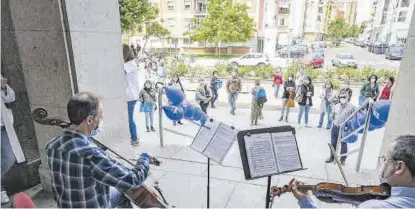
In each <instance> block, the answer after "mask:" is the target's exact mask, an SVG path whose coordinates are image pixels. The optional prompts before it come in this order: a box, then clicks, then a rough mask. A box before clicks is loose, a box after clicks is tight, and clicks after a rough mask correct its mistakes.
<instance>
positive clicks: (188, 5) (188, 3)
mask: <svg viewBox="0 0 415 209" xmlns="http://www.w3.org/2000/svg"><path fill="white" fill-rule="evenodd" d="M191 5H192V2H191V1H190V0H185V1H184V9H190V7H191Z"/></svg>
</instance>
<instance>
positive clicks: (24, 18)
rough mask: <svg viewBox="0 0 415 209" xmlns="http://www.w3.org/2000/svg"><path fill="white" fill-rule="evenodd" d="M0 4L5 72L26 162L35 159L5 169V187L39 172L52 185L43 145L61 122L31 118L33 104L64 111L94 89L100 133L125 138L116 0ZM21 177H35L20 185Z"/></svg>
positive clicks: (57, 113) (52, 111) (104, 136)
mask: <svg viewBox="0 0 415 209" xmlns="http://www.w3.org/2000/svg"><path fill="white" fill-rule="evenodd" d="M1 8H2V11H1V12H2V16H1V17H2V19H1V21H2V25H1V30H2V37H1V38H2V45H1V48H2V50H1V57H2V72H3V73H4V74H5V76H6V77H8V78H9V79H10V84H11V87H12V88H13V89H14V90H15V91H16V100H17V102H16V106H15V107H14V108H13V113H14V115H15V128H16V131H17V134H18V137H19V140H20V143H21V144H22V146H23V150H24V153H25V155H26V158H27V159H28V163H27V164H28V165H35V166H29V167H30V168H31V170H30V171H27V169H26V170H23V169H18V170H16V171H15V172H10V173H11V174H10V175H9V176H12V177H13V178H10V179H12V180H13V181H12V182H9V185H10V187H9V189H15V191H17V190H21V189H24V188H27V187H30V186H33V184H34V183H37V182H39V176H40V179H41V181H42V184H43V186H44V188H45V189H46V190H50V188H51V187H50V175H49V171H48V167H47V162H46V158H45V151H44V147H45V144H46V142H47V141H49V140H50V139H52V138H54V137H56V136H58V135H59V134H60V133H61V132H62V130H61V129H60V128H58V127H51V126H43V125H39V124H35V123H34V121H33V120H32V119H31V111H33V110H34V109H35V108H37V107H45V108H46V109H47V110H48V111H49V115H50V116H56V117H62V118H64V119H66V118H67V114H66V104H67V102H68V99H69V98H70V97H71V96H72V95H73V94H74V93H76V92H78V91H89V92H93V93H95V94H97V95H98V96H100V97H101V98H102V100H103V104H104V109H105V111H104V120H105V127H104V129H105V131H104V132H103V133H102V134H101V135H100V136H99V137H98V140H105V141H111V140H129V139H128V138H129V137H128V136H129V133H128V120H127V104H126V100H125V99H124V78H123V76H124V72H123V61H122V45H121V32H120V17H119V12H118V5H117V0H109V1H102V0H59V1H56V0H36V1H15V0H4V1H3V0H2V2H1ZM40 161H41V162H42V164H41V165H40V167H39V173H38V172H37V167H38V166H39V164H40ZM33 162H37V164H34V163H33ZM25 165H26V164H25ZM19 166H21V165H19ZM17 167H18V166H17ZM25 179H34V180H32V181H31V182H30V184H25V185H21V184H22V182H24V181H26V180H25ZM2 181H3V182H4V179H2ZM18 185H19V186H18Z"/></svg>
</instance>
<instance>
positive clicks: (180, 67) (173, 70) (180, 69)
mask: <svg viewBox="0 0 415 209" xmlns="http://www.w3.org/2000/svg"><path fill="white" fill-rule="evenodd" d="M189 68H190V66H189V65H187V64H185V63H184V62H183V61H181V62H178V63H170V65H169V69H170V70H168V71H167V74H168V75H170V76H172V75H177V76H185V75H188V74H189Z"/></svg>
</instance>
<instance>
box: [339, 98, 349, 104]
mask: <svg viewBox="0 0 415 209" xmlns="http://www.w3.org/2000/svg"><path fill="white" fill-rule="evenodd" d="M347 101H348V100H347V99H346V98H341V99H340V103H342V104H346V102H347Z"/></svg>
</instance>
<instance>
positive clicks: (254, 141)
mask: <svg viewBox="0 0 415 209" xmlns="http://www.w3.org/2000/svg"><path fill="white" fill-rule="evenodd" d="M244 140H245V149H246V154H247V158H248V165H249V170H250V173H251V176H252V177H253V178H255V177H259V176H267V175H272V174H275V173H278V168H277V163H276V159H275V155H274V151H273V147H272V141H271V134H269V133H263V134H254V135H252V136H245V137H244Z"/></svg>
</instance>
